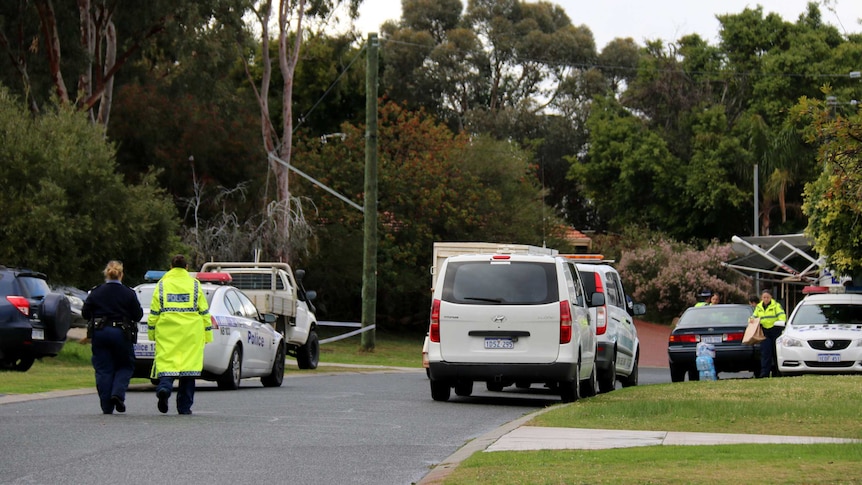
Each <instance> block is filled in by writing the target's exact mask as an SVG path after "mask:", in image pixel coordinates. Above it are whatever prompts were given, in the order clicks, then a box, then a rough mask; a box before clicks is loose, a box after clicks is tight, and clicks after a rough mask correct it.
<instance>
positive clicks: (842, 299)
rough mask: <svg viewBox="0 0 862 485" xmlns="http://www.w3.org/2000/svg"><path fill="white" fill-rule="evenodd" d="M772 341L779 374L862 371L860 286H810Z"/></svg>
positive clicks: (861, 295)
mask: <svg viewBox="0 0 862 485" xmlns="http://www.w3.org/2000/svg"><path fill="white" fill-rule="evenodd" d="M803 292H805V293H807V296H806V297H805V298H803V299H802V301H801V302H800V303H799V305H797V307H796V309H794V310H793V314H791V315H790V319H788V320H787V324H786V326H785V327H784V333H783V334H782V335H781V336H780V337H779V338H778V340H777V341H776V345H775V346H776V355H777V357H778V370H779V371H780V372H781V374H782V375H799V374H844V373H862V288H845V287H844V286H811V287H806V288H805V289H804V290H803Z"/></svg>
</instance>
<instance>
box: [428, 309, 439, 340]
mask: <svg viewBox="0 0 862 485" xmlns="http://www.w3.org/2000/svg"><path fill="white" fill-rule="evenodd" d="M428 339H429V340H430V341H432V342H435V343H440V300H434V302H433V303H431V328H429V329H428Z"/></svg>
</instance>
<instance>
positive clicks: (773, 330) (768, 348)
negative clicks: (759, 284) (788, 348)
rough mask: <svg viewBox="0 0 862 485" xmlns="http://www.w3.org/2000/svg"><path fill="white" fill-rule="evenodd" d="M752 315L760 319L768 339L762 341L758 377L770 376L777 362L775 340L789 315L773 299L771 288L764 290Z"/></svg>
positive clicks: (782, 329)
mask: <svg viewBox="0 0 862 485" xmlns="http://www.w3.org/2000/svg"><path fill="white" fill-rule="evenodd" d="M751 316H752V317H755V318H759V319H760V326H761V327H763V335H764V336H765V337H766V340H764V341H763V342H760V375H758V376H757V377H769V375H770V373H771V372H772V366H773V364H774V363H775V362H774V361H775V340H776V339H777V338H778V337H779V336H781V332H783V331H784V322H785V321H786V320H787V316H786V315H785V314H784V309H783V308H781V304H780V303H778V302H777V301H775V300H773V299H772V292H770V291H769V290H763V292H762V293H761V294H760V303H758V304H757V306H756V307H754V313H752V315H751Z"/></svg>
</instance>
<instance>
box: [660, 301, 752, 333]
mask: <svg viewBox="0 0 862 485" xmlns="http://www.w3.org/2000/svg"><path fill="white" fill-rule="evenodd" d="M750 316H751V307H749V306H748V305H739V306H737V305H732V306H724V305H715V306H704V307H697V308H689V309H688V310H686V311H685V313H683V314H682V317H680V319H679V322H677V324H676V326H677V328H679V327H703V326H713V327H720V326H730V325H743V326H744V325H746V324H747V323H748V318H749V317H750Z"/></svg>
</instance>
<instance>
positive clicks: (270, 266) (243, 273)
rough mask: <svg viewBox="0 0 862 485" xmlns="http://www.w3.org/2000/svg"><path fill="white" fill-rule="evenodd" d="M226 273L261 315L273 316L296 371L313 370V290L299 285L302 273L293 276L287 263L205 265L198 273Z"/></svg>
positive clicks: (315, 341)
mask: <svg viewBox="0 0 862 485" xmlns="http://www.w3.org/2000/svg"><path fill="white" fill-rule="evenodd" d="M200 272H201V273H204V272H219V273H228V274H230V275H231V278H232V282H231V285H233V286H235V287H236V288H239V289H240V290H242V291H243V293H245V294H246V295H247V296H248V297H249V298H250V299H251V300H252V301H253V302H254V304H255V306H256V307H257V308H258V309H260V311H261V313H273V314H275V315H276V316H277V318H278V319H277V321H276V330H278V332H280V333H281V334H283V335H284V344H285V351H286V353H287V355H290V356H292V357H295V358H296V364H297V366H298V367H299V368H300V369H316V368H317V364H318V362H319V361H320V342H319V340H318V337H317V317H315V315H314V306H313V305H312V303H311V301H312V300H313V299H314V298H315V296H316V293H315V292H314V291H306V290H305V289H304V288H303V286H302V277H303V276H304V275H305V271H303V270H298V271H297V272H296V275H294V272H293V270H292V269H291V267H290V265H288V264H287V263H276V262H208V263H204V265H203V266H202V267H201V270H200Z"/></svg>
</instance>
